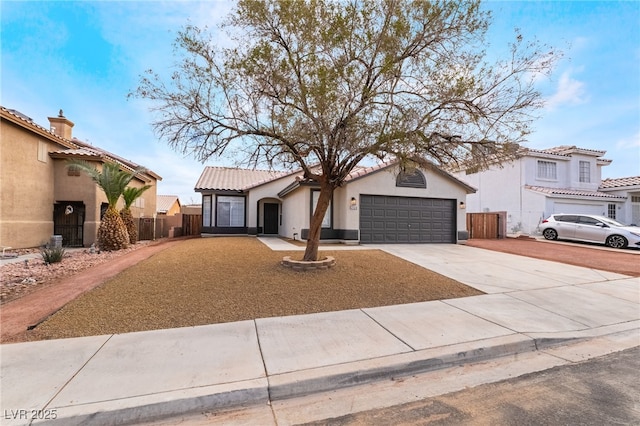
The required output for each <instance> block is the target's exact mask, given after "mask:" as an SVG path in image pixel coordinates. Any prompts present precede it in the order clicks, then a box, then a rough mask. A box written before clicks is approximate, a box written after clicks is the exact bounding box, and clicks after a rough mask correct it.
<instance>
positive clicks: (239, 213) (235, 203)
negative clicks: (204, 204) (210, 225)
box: [216, 196, 244, 228]
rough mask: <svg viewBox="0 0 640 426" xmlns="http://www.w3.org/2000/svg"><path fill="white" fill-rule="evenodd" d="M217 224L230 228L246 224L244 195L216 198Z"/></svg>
mask: <svg viewBox="0 0 640 426" xmlns="http://www.w3.org/2000/svg"><path fill="white" fill-rule="evenodd" d="M216 226H218V227H221V228H228V227H232V226H244V197H228V196H218V197H217V198H216Z"/></svg>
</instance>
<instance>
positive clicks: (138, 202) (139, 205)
mask: <svg viewBox="0 0 640 426" xmlns="http://www.w3.org/2000/svg"><path fill="white" fill-rule="evenodd" d="M133 207H137V208H139V209H144V198H142V197H140V198H136V199H135V200H134V202H133Z"/></svg>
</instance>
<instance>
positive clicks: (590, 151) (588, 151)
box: [530, 145, 607, 157]
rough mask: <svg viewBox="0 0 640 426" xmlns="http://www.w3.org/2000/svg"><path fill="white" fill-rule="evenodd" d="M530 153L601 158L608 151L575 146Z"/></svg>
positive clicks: (561, 146) (563, 146)
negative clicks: (576, 154)
mask: <svg viewBox="0 0 640 426" xmlns="http://www.w3.org/2000/svg"><path fill="white" fill-rule="evenodd" d="M530 151H538V152H544V153H547V154H558V155H565V156H570V155H571V154H573V153H581V154H589V155H595V156H598V157H601V156H603V155H604V154H606V153H607V151H602V150H599V149H598V150H596V149H589V148H579V147H577V146H575V145H560V146H555V147H552V148H546V149H540V150H530Z"/></svg>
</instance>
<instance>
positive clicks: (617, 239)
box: [606, 235, 629, 248]
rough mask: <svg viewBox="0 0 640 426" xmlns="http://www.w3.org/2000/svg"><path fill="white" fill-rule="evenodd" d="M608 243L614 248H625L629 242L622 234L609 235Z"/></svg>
mask: <svg viewBox="0 0 640 426" xmlns="http://www.w3.org/2000/svg"><path fill="white" fill-rule="evenodd" d="M606 244H607V245H608V246H609V247H613V248H625V247H627V244H629V242H628V241H627V239H626V238H625V237H623V236H622V235H609V236H608V237H607V241H606Z"/></svg>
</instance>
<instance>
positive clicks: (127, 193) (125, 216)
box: [120, 185, 151, 244]
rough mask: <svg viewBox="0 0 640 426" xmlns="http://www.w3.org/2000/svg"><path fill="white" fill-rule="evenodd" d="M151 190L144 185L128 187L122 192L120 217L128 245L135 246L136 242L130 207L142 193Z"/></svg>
mask: <svg viewBox="0 0 640 426" xmlns="http://www.w3.org/2000/svg"><path fill="white" fill-rule="evenodd" d="M149 188H151V185H145V186H143V187H141V188H132V187H128V188H125V190H124V191H123V192H122V199H123V200H124V207H123V208H122V209H121V210H120V217H121V218H122V221H123V222H124V226H125V227H126V228H127V232H128V233H129V243H131V244H135V243H137V242H138V227H137V226H136V223H135V221H134V220H133V214H132V213H131V205H132V204H133V202H134V201H135V200H137V199H138V198H140V197H141V196H142V194H143V193H144V191H146V190H147V189H149Z"/></svg>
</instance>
